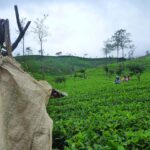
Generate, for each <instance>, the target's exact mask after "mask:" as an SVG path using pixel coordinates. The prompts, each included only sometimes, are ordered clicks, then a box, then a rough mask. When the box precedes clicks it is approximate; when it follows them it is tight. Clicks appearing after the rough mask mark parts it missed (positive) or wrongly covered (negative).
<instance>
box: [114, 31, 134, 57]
mask: <svg viewBox="0 0 150 150" xmlns="http://www.w3.org/2000/svg"><path fill="white" fill-rule="evenodd" d="M112 41H113V46H114V48H116V50H117V58H118V57H119V51H120V49H121V50H122V57H124V49H125V48H127V47H128V46H129V44H130V43H131V40H130V33H127V32H126V30H125V29H120V30H118V31H116V32H115V33H114V35H113V36H112Z"/></svg>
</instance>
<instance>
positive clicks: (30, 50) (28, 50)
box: [26, 47, 32, 55]
mask: <svg viewBox="0 0 150 150" xmlns="http://www.w3.org/2000/svg"><path fill="white" fill-rule="evenodd" d="M26 53H27V55H32V49H31V47H26Z"/></svg>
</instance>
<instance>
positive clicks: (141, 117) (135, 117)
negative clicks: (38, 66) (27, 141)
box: [47, 57, 150, 150]
mask: <svg viewBox="0 0 150 150" xmlns="http://www.w3.org/2000/svg"><path fill="white" fill-rule="evenodd" d="M138 62H141V63H143V64H145V66H146V70H145V72H144V73H143V74H142V76H141V81H138V80H137V78H136V77H135V76H133V77H132V78H131V80H130V81H128V82H122V83H121V84H114V77H115V76H113V77H111V78H108V77H107V76H106V74H105V72H104V71H103V69H102V68H101V67H98V68H95V69H89V70H87V79H80V78H77V79H74V78H73V77H72V76H67V82H66V83H65V84H55V83H52V81H50V79H48V77H47V80H49V81H50V82H51V83H52V84H53V86H55V87H57V88H58V89H61V90H63V91H66V92H67V93H68V94H69V96H68V97H65V98H60V99H50V100H49V105H48V107H47V111H48V113H49V115H50V117H51V118H52V119H53V121H54V128H53V148H54V149H65V150H149V149H150V67H149V66H150V57H148V58H141V60H138ZM129 63H130V62H129Z"/></svg>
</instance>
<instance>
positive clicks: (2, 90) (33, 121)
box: [0, 56, 53, 150]
mask: <svg viewBox="0 0 150 150" xmlns="http://www.w3.org/2000/svg"><path fill="white" fill-rule="evenodd" d="M51 92H52V88H51V87H50V86H49V85H48V83H47V82H45V81H41V82H39V81H36V80H35V79H33V78H32V77H31V76H30V75H29V74H27V73H26V72H24V71H23V70H22V69H21V67H20V65H19V64H18V63H17V62H16V61H15V60H13V59H12V58H9V57H2V56H0V150H51V149H52V124H53V123H52V120H51V119H50V118H49V116H48V114H47V112H46V104H47V102H48V101H47V100H48V99H49V96H50V94H51Z"/></svg>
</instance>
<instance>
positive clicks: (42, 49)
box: [40, 40, 43, 56]
mask: <svg viewBox="0 0 150 150" xmlns="http://www.w3.org/2000/svg"><path fill="white" fill-rule="evenodd" d="M40 43H41V55H42V56H43V42H42V40H40Z"/></svg>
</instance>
